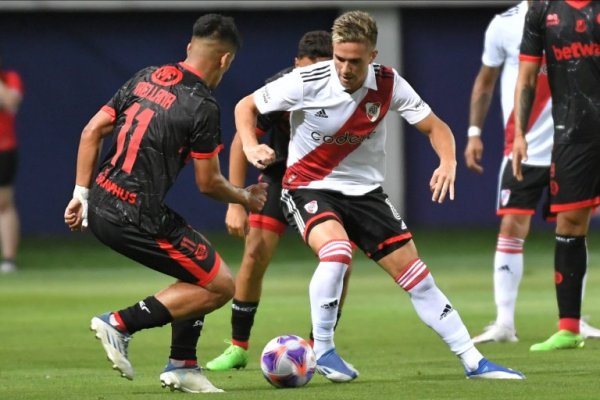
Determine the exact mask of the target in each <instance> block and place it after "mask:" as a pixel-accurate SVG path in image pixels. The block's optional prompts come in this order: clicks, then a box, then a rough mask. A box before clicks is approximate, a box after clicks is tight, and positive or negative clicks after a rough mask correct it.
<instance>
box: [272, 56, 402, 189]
mask: <svg viewBox="0 0 600 400" xmlns="http://www.w3.org/2000/svg"><path fill="white" fill-rule="evenodd" d="M375 80H376V82H377V90H372V89H369V91H368V92H367V95H366V96H365V97H364V98H363V99H362V101H361V102H360V103H359V105H358V106H357V107H356V110H354V113H353V114H352V115H351V116H350V118H349V119H348V120H347V121H346V122H345V123H344V124H343V125H342V127H341V128H340V129H339V130H338V131H337V132H336V133H335V135H333V136H334V138H342V137H343V136H344V135H346V134H348V133H351V134H352V135H354V136H357V137H360V138H361V139H363V138H364V140H368V139H367V138H366V137H367V136H369V135H370V134H371V133H373V131H374V130H375V128H376V127H377V125H379V123H380V122H381V120H382V119H383V118H384V117H385V115H386V114H387V112H388V110H389V108H390V103H391V100H392V90H393V88H394V73H393V71H392V69H391V68H389V67H384V66H381V67H380V69H379V71H378V72H377V73H376V75H375ZM342 141H343V142H344V143H342V144H336V140H335V139H334V140H333V141H332V143H321V144H320V145H319V146H317V147H316V148H315V149H313V150H312V151H310V152H309V153H308V154H306V155H305V156H304V157H302V158H301V159H299V160H298V161H296V162H295V163H294V164H292V165H290V166H289V167H288V168H287V170H286V172H285V175H284V177H283V182H282V184H283V187H284V188H285V189H297V188H299V187H305V186H307V185H308V184H309V183H310V182H313V181H320V180H322V179H323V178H325V177H326V176H327V175H329V174H330V173H331V171H333V169H334V168H335V167H337V166H338V165H339V164H340V163H341V162H342V160H343V159H344V158H346V157H347V156H348V155H349V154H350V153H352V152H353V151H354V150H355V149H357V148H358V146H360V145H361V144H362V143H363V140H357V143H349V141H348V140H342ZM338 143H339V142H338Z"/></svg>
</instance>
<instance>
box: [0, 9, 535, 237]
mask: <svg viewBox="0 0 600 400" xmlns="http://www.w3.org/2000/svg"><path fill="white" fill-rule="evenodd" d="M504 3H506V2H504ZM471 4H472V6H462V7H458V8H455V7H404V8H403V7H390V9H389V12H390V13H399V14H401V24H400V29H401V32H399V35H400V37H402V43H398V46H400V48H401V60H402V62H401V65H393V66H394V67H397V68H398V69H399V70H400V71H402V75H403V76H404V77H405V78H406V79H407V80H408V81H409V82H410V83H411V84H412V85H413V87H414V88H415V89H416V90H417V92H418V93H419V94H420V95H421V96H422V97H423V98H424V99H425V100H426V101H427V102H428V103H429V104H430V105H431V106H432V108H433V109H434V110H435V112H436V113H437V114H438V115H439V116H440V117H441V118H442V119H444V120H445V121H446V122H448V124H449V125H450V127H451V128H452V130H453V131H454V134H455V137H456V145H457V160H458V176H457V184H456V192H457V197H456V200H455V201H454V202H447V203H446V204H443V205H433V204H432V202H431V200H430V196H431V195H430V193H429V190H428V182H429V178H430V176H431V172H432V171H433V169H434V168H435V167H436V165H437V164H436V160H437V159H436V157H435V155H434V153H433V151H432V149H431V147H430V144H429V141H428V140H427V139H426V138H425V137H424V136H422V135H421V134H419V133H418V132H417V131H416V130H414V128H412V127H410V126H408V125H407V124H405V136H404V143H403V145H404V148H405V149H406V151H405V152H404V154H394V152H395V150H394V149H390V152H389V154H390V157H402V159H403V165H404V168H405V170H406V176H407V178H406V185H405V187H404V188H403V190H402V196H403V202H404V204H405V206H404V214H405V215H404V218H405V220H406V221H407V223H408V224H409V226H412V227H417V226H418V227H427V226H447V227H453V226H461V227H464V226H474V227H489V226H495V225H497V224H498V219H497V217H496V215H495V206H494V202H495V196H496V182H497V170H498V166H499V163H500V159H501V149H502V140H503V138H502V122H501V113H500V107H499V102H498V98H497V97H496V98H495V99H494V102H493V104H492V106H491V109H490V115H489V117H488V119H487V121H486V129H484V132H485V133H484V134H485V144H486V153H485V158H484V162H483V164H484V168H485V174H484V175H483V176H479V175H475V174H474V173H472V172H470V171H468V170H467V169H466V167H465V165H464V162H463V156H462V153H463V150H464V147H465V144H466V130H467V125H468V121H467V118H468V106H469V97H470V90H471V85H472V82H473V79H474V77H475V75H476V73H477V71H478V69H479V66H480V57H481V51H482V46H483V33H484V31H485V28H486V26H487V24H488V23H489V21H490V19H491V18H492V17H493V15H494V14H496V13H498V12H500V11H502V10H504V9H506V8H507V5H506V4H501V5H494V6H490V5H489V4H488V5H485V6H483V5H481V2H472V3H471ZM509 5H510V4H509ZM208 11H216V12H222V13H224V14H228V15H231V16H233V17H234V18H235V20H236V23H237V24H238V27H239V29H240V31H241V32H242V34H243V37H244V45H243V47H242V49H241V50H240V52H239V53H238V55H237V58H236V60H235V62H234V64H233V66H232V68H231V70H230V71H229V72H228V73H227V75H226V76H225V78H224V80H223V82H222V83H221V85H220V87H219V88H218V89H217V90H216V91H215V95H216V97H217V99H218V100H219V102H220V104H221V107H222V127H223V142H224V143H225V145H226V150H225V151H224V152H222V153H221V155H220V159H221V164H222V169H223V172H224V173H225V174H227V172H228V168H227V164H228V156H229V153H228V145H229V144H230V142H231V139H232V137H233V133H234V126H233V107H234V105H235V103H236V102H237V101H238V100H239V99H240V98H241V97H243V96H245V95H246V94H248V93H250V92H251V91H253V90H254V89H256V88H257V87H259V86H260V85H261V84H262V82H263V81H264V80H265V78H267V77H269V76H271V75H272V74H273V73H275V72H277V71H279V70H280V69H282V68H285V67H287V66H289V65H292V63H293V58H294V55H295V52H296V45H297V42H298V40H299V38H300V37H301V36H302V34H303V33H304V32H305V31H308V30H314V29H325V30H330V27H331V24H332V21H333V20H334V19H335V17H336V16H337V15H339V13H340V10H339V9H338V8H323V7H321V8H318V9H314V10H313V9H306V8H304V9H291V8H289V9H282V8H276V9H272V10H265V9H260V10H258V9H257V10H243V11H242V10H218V9H215V10H186V9H176V10H171V11H165V10H155V11H152V10H150V11H143V12H142V11H131V10H129V11H127V10H126V11H115V10H108V11H89V10H88V11H73V10H69V11H60V10H58V11H57V10H46V11H44V12H42V11H37V10H35V9H34V10H30V11H24V10H4V11H1V12H0V51H1V52H2V54H3V55H4V63H5V66H6V67H8V68H14V69H16V70H17V71H19V72H20V74H21V76H22V78H23V81H24V84H25V98H24V102H23V104H22V108H21V110H20V113H19V115H18V120H17V124H18V125H17V128H18V136H19V144H20V170H19V174H18V178H17V179H18V180H17V187H16V190H17V202H18V207H19V211H20V216H21V222H22V230H23V233H24V234H61V233H63V234H66V233H68V229H66V227H65V226H64V224H63V218H62V215H63V210H64V207H65V205H66V203H67V202H68V200H69V199H70V196H71V193H72V189H73V184H74V179H75V177H74V173H75V160H76V152H77V146H78V141H79V135H80V133H81V129H82V128H83V126H84V125H85V123H86V122H87V121H88V119H89V118H90V117H91V116H92V115H93V114H94V113H95V112H96V111H97V110H98V109H99V108H100V107H101V106H102V105H103V104H104V103H105V102H106V101H107V100H108V99H109V98H110V97H111V96H112V94H113V93H114V92H115V91H116V90H117V89H118V88H119V87H120V85H121V84H122V83H123V82H124V81H125V80H127V79H128V78H129V77H130V76H131V75H132V74H133V73H134V72H136V71H137V70H139V69H141V68H143V67H145V66H147V65H156V64H161V63H167V62H174V61H180V60H183V59H184V58H185V48H186V45H187V43H188V41H189V38H190V35H191V28H192V25H193V23H194V21H195V20H196V18H197V17H198V16H200V15H201V14H203V13H205V12H208ZM394 118H395V116H394ZM388 134H389V135H393V134H394V132H389V133H388ZM105 144H106V143H105ZM396 153H397V152H396ZM393 174H394V171H388V176H389V177H390V178H392V179H393ZM252 178H253V177H250V179H252ZM167 202H168V204H169V205H170V206H171V207H173V208H174V209H176V210H178V211H179V212H180V213H181V214H182V215H184V216H185V217H186V218H187V219H188V220H189V222H190V223H191V224H192V225H194V226H195V227H197V228H199V229H200V230H224V224H223V221H224V216H225V209H226V206H225V205H224V204H220V203H217V202H215V201H213V200H210V199H208V198H206V197H204V196H202V195H201V194H200V193H199V192H198V191H197V190H196V188H195V185H194V180H193V174H192V170H191V168H189V167H188V168H186V169H185V170H184V171H183V173H182V175H181V176H180V178H179V180H178V182H177V184H176V185H175V187H174V189H173V190H172V192H171V193H170V194H169V196H168V198H167ZM536 224H538V225H540V224H543V223H542V222H541V221H539V218H536ZM540 226H541V225H540Z"/></svg>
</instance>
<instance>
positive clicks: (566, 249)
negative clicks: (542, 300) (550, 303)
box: [530, 207, 592, 351]
mask: <svg viewBox="0 0 600 400" xmlns="http://www.w3.org/2000/svg"><path fill="white" fill-rule="evenodd" d="M591 214H592V209H591V207H588V208H580V209H576V210H569V211H564V212H559V213H558V218H557V225H556V243H555V253H554V276H555V287H556V298H557V301H558V313H559V321H558V332H557V333H555V334H554V335H552V336H551V337H550V338H549V339H548V340H546V341H545V342H542V343H536V344H534V345H532V346H531V348H530V350H531V351H549V350H557V349H576V348H581V347H583V346H584V341H583V337H582V336H581V335H580V320H581V299H582V293H583V281H584V278H585V274H586V271H587V241H586V235H587V231H588V227H589V221H590V218H591Z"/></svg>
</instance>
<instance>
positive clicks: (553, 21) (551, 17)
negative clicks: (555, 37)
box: [546, 14, 560, 26]
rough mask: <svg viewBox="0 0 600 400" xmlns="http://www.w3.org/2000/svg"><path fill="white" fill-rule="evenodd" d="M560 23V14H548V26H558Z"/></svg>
mask: <svg viewBox="0 0 600 400" xmlns="http://www.w3.org/2000/svg"><path fill="white" fill-rule="evenodd" d="M559 23H560V20H559V19H558V14H548V16H547V17H546V26H556V25H558V24H559Z"/></svg>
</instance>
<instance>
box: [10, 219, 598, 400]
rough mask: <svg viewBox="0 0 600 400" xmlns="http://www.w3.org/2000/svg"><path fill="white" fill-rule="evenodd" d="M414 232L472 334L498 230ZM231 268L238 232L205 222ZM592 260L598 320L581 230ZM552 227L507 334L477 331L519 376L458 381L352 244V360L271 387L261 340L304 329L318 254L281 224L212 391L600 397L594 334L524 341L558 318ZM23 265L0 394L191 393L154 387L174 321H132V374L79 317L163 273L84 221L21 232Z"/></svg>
mask: <svg viewBox="0 0 600 400" xmlns="http://www.w3.org/2000/svg"><path fill="white" fill-rule="evenodd" d="M414 234H415V242H416V244H417V247H418V249H419V252H420V255H421V258H422V259H423V260H424V261H425V262H426V263H427V265H428V266H429V268H430V270H431V271H432V273H433V276H434V277H435V279H436V282H437V284H438V286H439V287H440V288H441V289H442V290H443V291H444V292H445V293H446V295H447V296H448V297H449V298H450V300H451V301H452V303H453V305H454V306H455V308H456V309H457V310H458V311H459V312H460V314H461V316H462V318H463V321H464V322H465V324H466V325H467V327H468V328H469V331H470V332H471V333H472V334H477V333H479V332H480V330H481V329H482V328H483V327H484V326H485V325H487V324H488V323H489V322H490V321H491V320H492V319H493V318H494V316H495V312H494V310H495V308H494V304H493V292H492V267H491V263H492V258H493V252H494V247H495V241H496V232H495V230H474V231H471V230H462V231H450V232H439V231H438V232H435V231H432V230H416V231H415V232H414ZM208 236H209V238H210V239H211V240H212V241H213V243H214V244H215V246H216V247H217V249H218V250H219V252H220V253H221V255H222V256H223V258H224V259H225V261H226V262H227V263H228V264H229V265H230V266H231V267H232V270H233V271H234V272H235V271H236V270H237V267H238V265H239V261H240V257H241V251H242V242H241V241H239V240H235V239H232V238H228V237H225V236H223V235H208ZM588 243H589V248H590V252H589V260H590V261H589V270H588V271H589V273H588V280H587V290H586V301H585V302H584V306H583V313H584V315H589V316H590V322H591V324H592V325H595V326H600V233H598V232H592V233H591V234H590V236H589V240H588ZM553 252H554V246H553V234H552V232H551V231H550V230H538V231H535V232H534V233H532V235H531V237H530V240H529V241H528V242H527V243H526V248H525V264H526V265H525V273H524V276H523V280H522V283H521V289H520V293H519V301H518V304H517V317H516V321H517V329H518V334H519V337H520V342H519V343H516V344H485V345H480V346H478V348H479V350H480V351H481V352H482V353H483V354H484V355H486V356H487V357H488V358H490V359H491V360H493V361H495V362H498V363H501V364H504V365H506V366H510V367H512V368H515V369H519V370H521V371H523V372H524V373H525V374H526V375H527V379H526V380H525V381H468V380H466V379H465V377H464V374H463V371H462V367H461V364H460V362H459V361H458V359H457V358H456V357H455V356H454V355H453V354H452V353H451V352H450V351H449V350H448V349H447V347H446V345H445V344H444V343H443V342H442V341H441V340H440V339H439V338H438V337H437V335H436V334H435V333H434V332H433V331H431V330H430V329H429V328H428V327H426V326H425V325H424V324H423V323H421V321H420V320H419V319H418V318H417V316H416V313H415V312H414V310H413V308H412V305H411V303H410V301H409V299H408V297H407V295H406V294H405V293H404V292H403V291H402V290H401V289H399V288H398V287H397V286H396V285H395V284H394V282H393V280H392V279H391V278H390V277H388V276H387V275H386V274H385V273H384V272H383V271H382V270H381V269H380V268H379V267H378V266H377V265H376V264H375V263H373V262H371V261H369V260H367V259H366V258H365V257H364V256H363V255H362V254H360V255H357V256H356V257H355V260H354V265H353V275H352V278H351V282H350V289H349V295H348V298H347V302H346V305H345V307H344V311H343V316H342V319H341V321H340V325H339V327H338V329H337V333H336V345H337V347H338V349H339V352H340V353H341V354H342V355H343V357H344V358H346V359H347V360H348V361H349V362H351V363H352V364H354V365H355V367H356V368H358V369H359V371H360V373H361V375H360V377H359V378H358V379H357V380H356V381H354V382H352V383H349V384H333V383H331V382H329V381H327V380H326V379H324V378H323V377H322V376H319V375H316V376H315V377H314V378H313V380H312V381H311V382H310V383H309V384H308V385H307V386H306V387H303V388H300V389H275V388H273V387H271V386H270V385H269V384H268V383H267V382H266V381H265V379H264V378H263V377H262V375H261V372H260V365H259V354H260V351H261V350H262V347H263V346H264V344H265V343H266V342H267V341H268V340H269V339H271V338H273V337H275V336H277V335H281V334H286V333H293V334H298V335H300V336H304V337H306V336H307V335H308V331H309V308H308V282H309V279H310V276H311V274H312V271H313V270H314V267H315V265H316V259H315V257H314V256H313V255H312V253H311V252H310V251H309V250H308V249H307V248H306V247H304V246H303V245H302V244H301V243H300V240H299V238H298V237H297V235H296V234H295V233H293V232H288V234H286V236H284V240H283V242H282V245H281V246H280V248H279V250H278V252H277V254H276V256H275V259H274V261H273V263H272V265H271V267H270V270H269V271H268V273H267V276H266V279H265V282H264V288H263V299H262V302H261V305H260V308H259V311H258V314H257V317H256V321H255V326H254V329H253V335H252V338H251V347H250V362H249V364H248V367H247V368H246V369H243V370H239V371H235V370H234V371H230V372H224V373H223V372H221V373H217V372H207V375H208V377H209V378H210V379H211V381H212V382H213V383H214V384H215V385H217V386H219V387H222V388H223V389H225V390H226V393H224V394H214V395H198V396H203V398H220V399H231V400H233V399H310V400H314V399H317V398H318V399H327V400H336V399H344V400H345V399H370V400H375V399H403V400H410V399H415V400H417V399H418V400H426V399H453V400H455V399H477V400H480V399H527V400H531V399H543V400H558V399H565V400H566V399H569V400H575V399H599V398H600V340H598V341H594V340H588V341H587V342H586V346H585V348H584V349H581V350H570V351H560V352H553V353H545V354H533V353H530V352H529V351H528V348H529V346H530V345H531V344H532V343H535V342H537V341H541V340H544V339H546V338H547V337H548V336H549V335H550V334H552V333H554V331H555V329H556V316H557V307H556V301H555V293H554V285H553ZM19 263H20V266H21V270H20V271H19V272H18V273H16V274H11V275H0V399H2V400H14V399H93V400H112V399H115V400H127V399H139V400H142V399H143V400H152V399H172V398H182V396H184V397H186V398H187V397H190V396H195V395H187V394H183V393H171V392H169V391H168V390H165V389H162V388H161V387H160V383H159V380H158V376H159V374H160V372H161V370H162V368H163V367H164V365H165V363H166V359H167V356H168V351H169V341H170V329H169V328H168V327H163V328H159V329H152V330H148V331H142V332H139V333H137V334H136V335H135V337H134V339H133V340H132V342H131V345H130V359H131V361H132V363H133V365H134V367H135V369H136V374H137V375H136V378H135V380H133V381H127V380H125V379H123V378H120V377H119V376H118V374H117V372H116V371H113V370H111V368H110V364H109V362H108V361H107V360H106V358H105V355H104V351H103V350H102V348H101V345H100V343H99V342H98V341H97V340H95V339H94V337H93V334H92V332H91V331H89V330H88V326H89V320H90V318H91V317H92V316H93V315H95V314H99V313H102V312H104V311H108V310H112V309H117V308H121V307H123V306H128V305H131V304H133V303H134V302H136V301H138V300H139V299H141V298H143V297H145V296H147V295H149V294H152V293H155V292H156V291H158V290H160V289H161V288H163V287H164V286H166V285H167V284H169V283H170V282H171V280H170V278H168V277H165V276H162V275H160V274H158V273H156V272H153V271H150V270H147V269H145V268H143V267H140V266H138V265H136V264H135V263H133V262H130V261H128V260H126V259H125V258H124V257H121V256H120V255H118V254H116V253H113V252H112V251H111V250H109V249H107V248H104V247H102V246H101V245H100V244H99V243H98V242H97V241H96V240H95V239H93V238H92V237H91V234H85V235H78V234H74V235H72V236H67V237H62V238H26V239H25V240H24V242H23V245H22V248H21V254H20V256H19ZM229 319H230V307H229V304H228V305H226V306H225V307H223V308H222V309H220V310H217V311H216V312H214V313H212V314H210V315H209V316H207V318H206V324H205V327H204V331H203V334H202V337H201V339H200V344H199V347H198V357H199V360H200V362H201V363H205V362H206V361H208V360H210V359H212V358H213V357H215V356H217V355H218V354H220V353H221V351H222V350H223V349H224V348H225V346H226V345H225V343H223V341H224V340H225V339H228V338H229V337H230V330H231V329H230V325H229Z"/></svg>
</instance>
